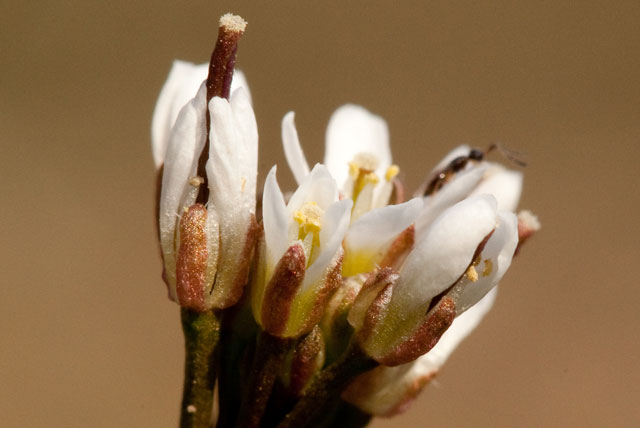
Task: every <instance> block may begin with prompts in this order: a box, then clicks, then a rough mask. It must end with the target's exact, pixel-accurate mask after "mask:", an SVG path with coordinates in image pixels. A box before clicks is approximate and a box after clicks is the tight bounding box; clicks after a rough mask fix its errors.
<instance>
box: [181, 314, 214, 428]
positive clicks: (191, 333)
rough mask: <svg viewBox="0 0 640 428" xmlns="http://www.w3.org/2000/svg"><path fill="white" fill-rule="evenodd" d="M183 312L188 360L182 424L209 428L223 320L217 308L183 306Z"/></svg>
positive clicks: (185, 372) (189, 426)
mask: <svg viewBox="0 0 640 428" xmlns="http://www.w3.org/2000/svg"><path fill="white" fill-rule="evenodd" d="M181 316H182V330H183V332H184V341H185V360H184V388H183V392H182V407H181V411H180V427H181V428H207V427H208V426H209V421H210V420H211V408H212V406H213V390H214V388H215V384H216V370H215V367H216V365H215V352H216V348H217V344H218V339H219V337H220V320H219V319H218V316H217V314H216V313H215V312H214V311H213V310H209V311H207V312H196V311H193V310H191V309H188V308H181Z"/></svg>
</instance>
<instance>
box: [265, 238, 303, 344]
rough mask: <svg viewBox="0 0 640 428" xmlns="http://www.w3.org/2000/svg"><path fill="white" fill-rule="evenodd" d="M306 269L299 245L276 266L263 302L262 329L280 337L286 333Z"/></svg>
mask: <svg viewBox="0 0 640 428" xmlns="http://www.w3.org/2000/svg"><path fill="white" fill-rule="evenodd" d="M305 267H306V257H305V255H304V250H303V249H302V246H300V245H299V244H294V245H292V246H290V247H289V248H288V249H287V251H285V253H284V255H283V256H282V258H281V259H280V261H279V262H278V264H277V265H276V268H275V270H274V272H273V275H272V277H271V280H270V281H269V283H268V284H267V286H266V288H265V291H264V298H263V300H262V317H261V318H262V328H264V329H265V331H267V332H268V333H270V334H272V335H274V336H280V335H281V334H282V333H283V332H284V330H285V327H286V325H287V321H288V319H289V313H290V311H291V304H292V303H293V299H294V298H295V296H296V294H297V292H298V289H299V288H300V285H302V280H303V279H304V274H305Z"/></svg>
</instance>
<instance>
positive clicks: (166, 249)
mask: <svg viewBox="0 0 640 428" xmlns="http://www.w3.org/2000/svg"><path fill="white" fill-rule="evenodd" d="M202 88H204V85H203V86H202ZM204 97H205V91H204V89H201V90H200V91H199V92H198V96H197V97H196V98H194V99H193V100H191V101H190V102H189V103H188V104H187V105H185V106H184V108H183V109H182V110H181V111H180V115H179V116H178V119H177V120H176V124H175V126H174V127H173V129H172V130H171V136H170V139H169V145H168V148H167V156H166V162H165V165H164V172H163V176H162V190H161V194H160V211H159V225H160V242H161V246H162V252H163V257H164V260H165V266H166V268H167V276H168V279H169V282H170V284H172V286H173V287H175V276H174V275H175V250H176V249H175V231H176V223H177V220H178V216H179V215H180V207H181V204H182V202H183V198H184V197H185V189H187V188H188V187H189V184H188V181H189V178H190V177H191V176H193V175H194V174H195V169H196V168H197V162H198V156H199V154H200V152H201V151H202V147H203V146H204V141H205V134H206V128H205V121H204V105H205V104H204V102H205V100H204ZM172 291H174V290H172Z"/></svg>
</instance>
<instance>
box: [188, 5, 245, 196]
mask: <svg viewBox="0 0 640 428" xmlns="http://www.w3.org/2000/svg"><path fill="white" fill-rule="evenodd" d="M246 26H247V23H246V22H245V20H244V19H242V18H241V17H239V16H237V15H232V14H230V13H227V14H226V15H223V16H222V17H221V18H220V22H219V28H218V39H217V41H216V47H215V48H214V49H213V53H212V54H211V61H210V62H209V75H208V76H207V111H206V122H207V140H206V142H205V145H204V148H203V149H202V153H200V158H199V159H198V176H200V177H203V178H204V181H203V182H202V183H201V185H200V189H199V191H198V197H197V199H196V202H199V203H201V204H205V203H207V200H208V199H209V186H208V185H207V171H206V166H207V160H208V158H209V144H210V142H209V131H210V130H211V118H210V117H209V101H211V99H212V98H213V97H221V98H226V99H229V95H230V91H231V80H232V79H233V69H234V67H235V64H236V51H237V48H238V41H239V40H240V37H242V34H243V33H244V30H245V28H246Z"/></svg>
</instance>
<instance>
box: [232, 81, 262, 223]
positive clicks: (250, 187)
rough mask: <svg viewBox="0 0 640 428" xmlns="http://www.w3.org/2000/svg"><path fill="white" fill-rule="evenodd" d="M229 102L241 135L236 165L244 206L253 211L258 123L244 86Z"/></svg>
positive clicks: (256, 169) (256, 168) (256, 171)
mask: <svg viewBox="0 0 640 428" xmlns="http://www.w3.org/2000/svg"><path fill="white" fill-rule="evenodd" d="M234 78H235V76H234ZM230 104H231V110H232V111H233V116H234V118H235V120H236V123H237V125H238V127H239V129H240V134H242V137H243V138H241V139H240V141H241V142H242V144H241V145H240V146H239V147H238V157H239V158H240V159H241V162H240V163H239V164H238V165H236V168H237V169H238V171H239V173H240V180H241V182H242V183H244V187H243V191H242V198H243V201H244V206H245V207H246V208H248V209H249V210H250V211H252V212H254V211H255V199H256V178H257V173H258V125H257V123H256V117H255V114H254V112H253V107H251V99H250V98H249V93H248V92H247V91H246V90H245V88H244V87H240V88H238V90H236V91H235V92H234V93H233V95H232V97H231V100H230Z"/></svg>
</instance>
